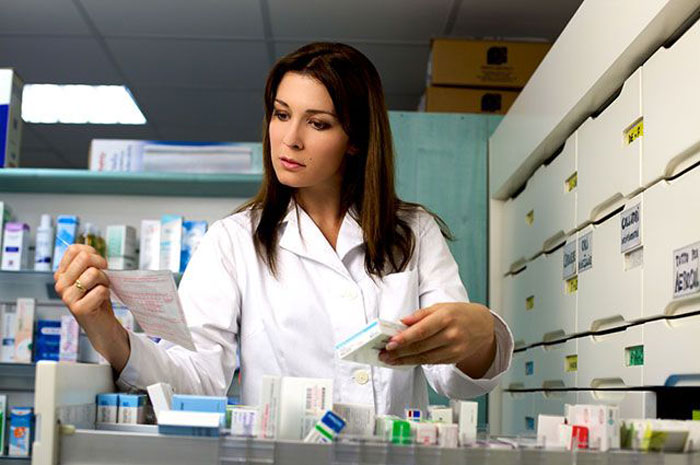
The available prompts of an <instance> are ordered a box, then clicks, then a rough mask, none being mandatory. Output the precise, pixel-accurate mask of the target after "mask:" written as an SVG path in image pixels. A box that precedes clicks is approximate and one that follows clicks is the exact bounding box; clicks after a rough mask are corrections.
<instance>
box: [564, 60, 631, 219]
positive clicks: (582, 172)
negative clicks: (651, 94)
mask: <svg viewBox="0 0 700 465" xmlns="http://www.w3.org/2000/svg"><path fill="white" fill-rule="evenodd" d="M641 87H642V70H641V68H640V69H637V71H635V72H634V73H633V74H632V75H631V76H630V77H629V78H628V79H627V80H626V81H625V83H624V85H623V86H622V90H621V92H620V94H619V95H618V97H617V98H616V99H615V100H614V101H613V102H612V103H611V104H610V105H609V106H608V107H607V108H605V109H604V110H603V112H602V113H600V114H599V115H597V116H592V117H591V118H589V119H588V120H586V121H585V122H584V123H583V124H582V125H581V127H580V128H579V130H578V181H579V182H580V185H579V186H578V187H577V189H578V199H577V214H576V218H577V221H578V223H579V225H585V224H586V223H587V222H590V221H595V220H597V219H599V218H600V217H601V216H603V215H605V214H606V213H607V212H608V211H610V208H611V207H613V206H614V205H615V204H616V203H617V202H619V201H620V200H622V199H623V198H625V197H627V196H629V195H630V194H633V193H635V192H636V191H637V190H639V188H640V179H639V178H640V170H641V160H642V142H643V138H642V137H640V136H641V133H640V132H639V131H640V130H639V129H638V124H639V123H640V122H641V118H642V100H641Z"/></svg>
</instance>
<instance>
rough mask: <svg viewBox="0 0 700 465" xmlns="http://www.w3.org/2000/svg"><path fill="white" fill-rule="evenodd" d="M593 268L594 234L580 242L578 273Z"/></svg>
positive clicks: (580, 239) (591, 233)
mask: <svg viewBox="0 0 700 465" xmlns="http://www.w3.org/2000/svg"><path fill="white" fill-rule="evenodd" d="M591 268H593V232H592V231H591V232H589V233H588V234H586V235H584V236H582V237H581V238H579V240H578V272H579V273H583V272H584V271H586V270H590V269H591Z"/></svg>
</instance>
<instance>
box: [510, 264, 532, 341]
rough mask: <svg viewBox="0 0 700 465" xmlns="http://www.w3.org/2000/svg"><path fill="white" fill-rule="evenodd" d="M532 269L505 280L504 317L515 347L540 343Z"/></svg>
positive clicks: (524, 269) (526, 268)
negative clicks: (511, 333)
mask: <svg viewBox="0 0 700 465" xmlns="http://www.w3.org/2000/svg"><path fill="white" fill-rule="evenodd" d="M535 279H536V276H535V275H534V274H533V273H532V269H531V268H530V267H525V268H523V269H522V270H520V271H518V272H517V273H516V274H511V275H508V276H506V277H505V278H504V279H503V315H504V317H505V319H506V321H507V322H508V324H509V325H510V329H511V331H512V332H513V338H514V340H515V347H516V348H520V347H526V346H529V345H531V344H534V343H536V342H539V339H538V333H539V328H538V326H537V323H538V320H539V318H538V316H539V315H540V314H541V312H538V311H537V310H536V309H535V307H534V299H535V297H534V281H535Z"/></svg>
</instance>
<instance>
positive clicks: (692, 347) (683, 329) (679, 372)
mask: <svg viewBox="0 0 700 465" xmlns="http://www.w3.org/2000/svg"><path fill="white" fill-rule="evenodd" d="M698 335H700V316H698V315H693V316H684V317H681V318H673V319H668V320H666V319H663V320H657V321H651V322H649V323H645V324H644V349H645V350H644V385H646V386H664V385H671V386H673V385H678V384H683V382H684V380H685V379H684V378H687V377H689V376H690V377H694V378H695V379H697V377H698V376H700V359H698V357H697V354H700V337H698Z"/></svg>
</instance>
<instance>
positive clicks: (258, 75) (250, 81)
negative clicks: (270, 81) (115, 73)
mask: <svg viewBox="0 0 700 465" xmlns="http://www.w3.org/2000/svg"><path fill="white" fill-rule="evenodd" d="M107 42H108V44H109V47H110V49H111V50H112V53H113V54H114V56H115V58H116V60H117V62H118V63H119V66H120V67H121V68H122V69H123V70H124V73H125V74H126V75H127V78H128V79H129V81H130V82H131V83H132V84H134V85H135V87H137V86H138V85H139V84H145V85H171V86H183V87H202V88H212V87H214V88H230V89H233V88H237V89H244V90H255V89H262V88H264V86H265V76H266V75H267V71H268V68H269V61H268V56H267V49H266V46H265V43H264V42H240V41H236V42H234V41H208V40H150V39H149V40H136V39H108V40H107Z"/></svg>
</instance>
